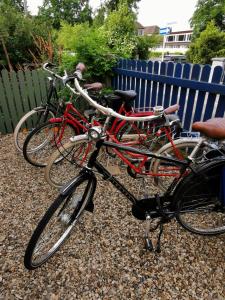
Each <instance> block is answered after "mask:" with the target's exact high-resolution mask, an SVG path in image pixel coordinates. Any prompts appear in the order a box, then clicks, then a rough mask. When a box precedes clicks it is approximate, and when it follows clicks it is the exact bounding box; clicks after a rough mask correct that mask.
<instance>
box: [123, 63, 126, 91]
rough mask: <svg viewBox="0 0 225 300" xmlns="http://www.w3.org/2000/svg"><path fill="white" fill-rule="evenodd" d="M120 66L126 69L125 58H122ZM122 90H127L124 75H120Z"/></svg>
mask: <svg viewBox="0 0 225 300" xmlns="http://www.w3.org/2000/svg"><path fill="white" fill-rule="evenodd" d="M122 68H123V69H124V70H126V69H127V60H126V59H123V62H122ZM122 90H124V91H126V90H127V76H126V75H123V76H122Z"/></svg>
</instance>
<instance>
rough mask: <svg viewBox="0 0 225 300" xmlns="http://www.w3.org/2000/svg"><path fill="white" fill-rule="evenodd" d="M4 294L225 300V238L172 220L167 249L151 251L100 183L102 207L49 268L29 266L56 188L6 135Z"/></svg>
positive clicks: (0, 237) (0, 277) (1, 231)
mask: <svg viewBox="0 0 225 300" xmlns="http://www.w3.org/2000/svg"><path fill="white" fill-rule="evenodd" d="M0 149H1V150H0V170H1V175H0V176H1V185H0V205H1V211H0V216H1V226H0V254H1V256H0V266H1V267H0V268H1V274H0V299H51V300H58V299H107V300H108V299H157V300H158V299H163V300H164V299H217V300H222V299H225V261H224V253H225V236H224V235H223V236H219V237H213V238H207V237H201V236H196V235H192V234H190V233H188V232H186V231H184V230H183V229H182V228H180V227H179V225H177V223H175V222H171V223H169V224H167V225H166V226H165V232H164V235H163V238H162V252H161V253H160V254H155V253H144V252H143V250H142V248H143V239H142V238H143V230H144V228H143V224H142V222H140V221H138V220H135V219H134V218H133V217H132V216H131V213H130V206H129V205H128V204H127V202H126V201H124V200H125V199H124V197H123V196H122V195H121V194H119V193H118V192H116V191H115V190H114V189H113V187H112V186H111V185H110V184H109V183H107V182H103V181H101V182H99V186H98V189H97V193H96V195H95V212H94V214H93V215H92V214H89V215H87V217H88V221H87V223H86V225H85V227H84V228H83V231H82V233H80V234H79V236H80V237H82V239H81V240H80V242H79V243H78V240H77V239H76V237H78V236H77V234H72V235H71V237H70V239H69V240H68V241H67V242H66V243H65V245H64V246H63V247H62V248H61V249H60V251H59V252H58V253H57V254H56V255H55V256H54V257H53V258H52V259H51V260H49V262H48V263H47V264H45V265H44V266H43V267H41V268H39V269H37V270H35V271H27V270H26V269H25V268H24V266H23V256H24V251H25V247H26V245H27V243H28V240H29V238H30V236H31V233H32V231H33V229H34V228H35V226H36V224H37V222H38V220H39V219H40V217H41V215H42V214H43V213H44V212H45V210H46V208H47V207H48V206H49V204H50V203H51V201H52V200H53V199H54V197H55V196H56V195H57V191H56V190H54V189H52V188H50V187H49V186H48V185H47V184H46V183H45V182H44V178H43V171H42V170H41V169H36V168H34V167H32V166H30V165H29V164H27V163H26V162H25V161H24V159H23V157H22V156H21V155H19V154H17V153H16V151H15V149H14V145H13V139H12V135H6V136H1V137H0Z"/></svg>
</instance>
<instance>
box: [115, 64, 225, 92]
mask: <svg viewBox="0 0 225 300" xmlns="http://www.w3.org/2000/svg"><path fill="white" fill-rule="evenodd" d="M172 64H173V63H172ZM115 72H116V73H118V74H120V73H121V74H125V75H129V76H131V77H132V78H134V77H136V78H142V79H147V80H153V81H159V82H162V83H166V84H168V85H177V86H180V87H185V88H192V89H196V90H200V91H206V92H210V93H215V94H218V93H219V94H222V95H225V86H224V85H222V84H218V83H206V82H200V81H197V80H188V79H183V78H174V77H173V75H168V74H167V76H163V75H156V74H148V73H139V72H137V71H128V70H120V69H115Z"/></svg>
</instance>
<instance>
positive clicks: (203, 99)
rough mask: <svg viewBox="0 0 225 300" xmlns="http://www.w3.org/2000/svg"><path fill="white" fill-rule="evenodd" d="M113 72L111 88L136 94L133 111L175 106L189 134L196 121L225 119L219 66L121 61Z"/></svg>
mask: <svg viewBox="0 0 225 300" xmlns="http://www.w3.org/2000/svg"><path fill="white" fill-rule="evenodd" d="M114 72H115V76H114V78H113V83H112V84H113V88H115V89H121V90H129V89H132V90H135V91H136V92H137V98H136V102H135V107H136V108H147V107H154V106H156V105H162V106H164V107H165V108H166V107H168V106H170V105H173V104H176V103H178V104H179V105H180V109H179V112H178V114H179V117H180V118H181V120H182V125H183V128H184V129H186V130H188V131H190V130H191V125H192V123H193V122H195V121H205V120H207V119H210V118H212V117H224V115H225V76H224V70H223V68H222V67H220V66H217V67H215V68H212V67H211V66H210V65H199V64H194V65H192V64H181V63H173V62H159V61H155V62H152V61H148V62H146V61H140V60H137V61H136V60H125V59H121V60H120V61H119V63H118V66H117V67H116V68H115V69H114Z"/></svg>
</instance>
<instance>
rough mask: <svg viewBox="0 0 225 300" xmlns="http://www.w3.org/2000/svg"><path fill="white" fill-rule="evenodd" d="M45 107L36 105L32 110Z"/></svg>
mask: <svg viewBox="0 0 225 300" xmlns="http://www.w3.org/2000/svg"><path fill="white" fill-rule="evenodd" d="M43 108H44V107H43V106H37V107H34V108H33V109H32V110H35V111H38V110H40V109H43Z"/></svg>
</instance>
